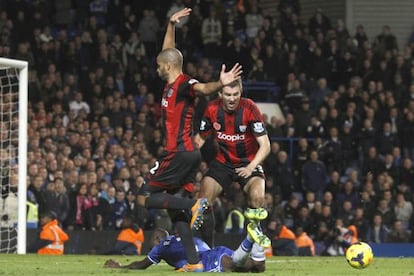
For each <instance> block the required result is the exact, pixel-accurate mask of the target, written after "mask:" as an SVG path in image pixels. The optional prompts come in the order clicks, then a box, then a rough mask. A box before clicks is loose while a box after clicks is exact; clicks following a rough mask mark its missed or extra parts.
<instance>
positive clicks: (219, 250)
mask: <svg viewBox="0 0 414 276" xmlns="http://www.w3.org/2000/svg"><path fill="white" fill-rule="evenodd" d="M233 253H234V251H233V250H231V249H230V248H228V247H225V246H217V247H216V248H213V249H211V250H208V251H204V252H201V253H200V259H201V262H202V263H203V265H204V272H223V267H222V265H221V258H222V257H223V256H224V255H227V256H229V257H232V256H233Z"/></svg>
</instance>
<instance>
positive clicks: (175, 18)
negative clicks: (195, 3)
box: [170, 8, 192, 24]
mask: <svg viewBox="0 0 414 276" xmlns="http://www.w3.org/2000/svg"><path fill="white" fill-rule="evenodd" d="M191 11H192V9H190V8H184V9H182V10H179V11H178V12H176V13H174V14H173V15H171V17H170V23H171V24H175V23H179V22H180V19H181V18H182V17H185V16H188V15H189V14H190V13H191Z"/></svg>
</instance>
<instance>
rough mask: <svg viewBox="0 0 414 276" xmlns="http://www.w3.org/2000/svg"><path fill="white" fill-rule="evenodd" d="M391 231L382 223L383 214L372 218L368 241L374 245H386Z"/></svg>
mask: <svg viewBox="0 0 414 276" xmlns="http://www.w3.org/2000/svg"><path fill="white" fill-rule="evenodd" d="M389 231H390V230H389V229H388V227H387V226H385V225H384V224H383V223H382V216H381V214H379V213H377V214H375V215H374V216H373V218H372V222H371V225H370V227H369V229H368V233H367V238H366V241H367V242H372V243H384V242H386V241H387V240H388V233H389Z"/></svg>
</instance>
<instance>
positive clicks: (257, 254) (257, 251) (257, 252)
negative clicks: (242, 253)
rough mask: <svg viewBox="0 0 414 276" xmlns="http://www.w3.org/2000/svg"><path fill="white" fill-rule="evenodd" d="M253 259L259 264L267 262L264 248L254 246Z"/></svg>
mask: <svg viewBox="0 0 414 276" xmlns="http://www.w3.org/2000/svg"><path fill="white" fill-rule="evenodd" d="M252 259H253V260H254V261H257V262H261V261H264V260H266V255H265V251H264V248H263V247H261V246H260V245H258V244H257V243H255V244H253V247H252Z"/></svg>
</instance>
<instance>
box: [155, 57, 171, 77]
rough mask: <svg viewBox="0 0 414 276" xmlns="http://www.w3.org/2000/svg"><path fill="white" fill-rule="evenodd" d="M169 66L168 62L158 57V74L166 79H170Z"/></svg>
mask: <svg viewBox="0 0 414 276" xmlns="http://www.w3.org/2000/svg"><path fill="white" fill-rule="evenodd" d="M167 67H168V64H167V63H166V62H163V61H160V60H159V59H157V73H158V76H159V77H160V78H161V79H162V80H164V81H167V80H168V72H167Z"/></svg>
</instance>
